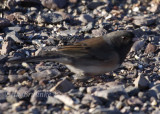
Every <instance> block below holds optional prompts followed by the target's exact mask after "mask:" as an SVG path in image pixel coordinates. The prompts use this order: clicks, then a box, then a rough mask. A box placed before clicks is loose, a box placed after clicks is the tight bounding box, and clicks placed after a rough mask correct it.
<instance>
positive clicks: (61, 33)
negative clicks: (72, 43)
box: [59, 30, 78, 36]
mask: <svg viewBox="0 0 160 114" xmlns="http://www.w3.org/2000/svg"><path fill="white" fill-rule="evenodd" d="M77 33H78V30H64V31H60V32H59V35H60V36H69V35H71V36H73V35H76V34H77Z"/></svg>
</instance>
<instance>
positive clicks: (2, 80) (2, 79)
mask: <svg viewBox="0 0 160 114" xmlns="http://www.w3.org/2000/svg"><path fill="white" fill-rule="evenodd" d="M7 80H8V77H7V76H6V75H1V74H0V84H4V83H6V82H7Z"/></svg>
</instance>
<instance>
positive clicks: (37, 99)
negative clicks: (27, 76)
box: [30, 91, 53, 105]
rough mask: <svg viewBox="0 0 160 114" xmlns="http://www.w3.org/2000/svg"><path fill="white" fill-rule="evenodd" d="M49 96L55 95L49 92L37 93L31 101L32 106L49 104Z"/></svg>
mask: <svg viewBox="0 0 160 114" xmlns="http://www.w3.org/2000/svg"><path fill="white" fill-rule="evenodd" d="M48 96H53V93H51V92H48V91H35V92H34V93H33V94H32V96H31V99H30V102H31V103H32V104H34V105H35V104H37V103H38V104H41V103H42V104H43V103H46V102H47V99H48Z"/></svg>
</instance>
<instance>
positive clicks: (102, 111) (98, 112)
mask: <svg viewBox="0 0 160 114" xmlns="http://www.w3.org/2000/svg"><path fill="white" fill-rule="evenodd" d="M91 113H92V114H121V112H120V111H119V110H117V109H109V108H97V109H95V110H94V111H92V112H91Z"/></svg>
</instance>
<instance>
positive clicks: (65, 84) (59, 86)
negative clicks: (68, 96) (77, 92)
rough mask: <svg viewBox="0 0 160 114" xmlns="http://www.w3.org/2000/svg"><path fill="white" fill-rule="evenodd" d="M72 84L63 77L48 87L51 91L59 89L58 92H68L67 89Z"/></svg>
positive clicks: (70, 87) (69, 88) (71, 87)
mask: <svg viewBox="0 0 160 114" xmlns="http://www.w3.org/2000/svg"><path fill="white" fill-rule="evenodd" d="M73 88H74V86H73V84H72V83H71V82H70V81H69V80H68V79H67V78H65V79H63V80H62V81H60V82H58V83H57V84H56V85H55V86H54V87H52V88H51V89H50V91H51V92H54V91H60V92H63V93H64V92H68V91H69V90H71V89H73Z"/></svg>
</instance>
